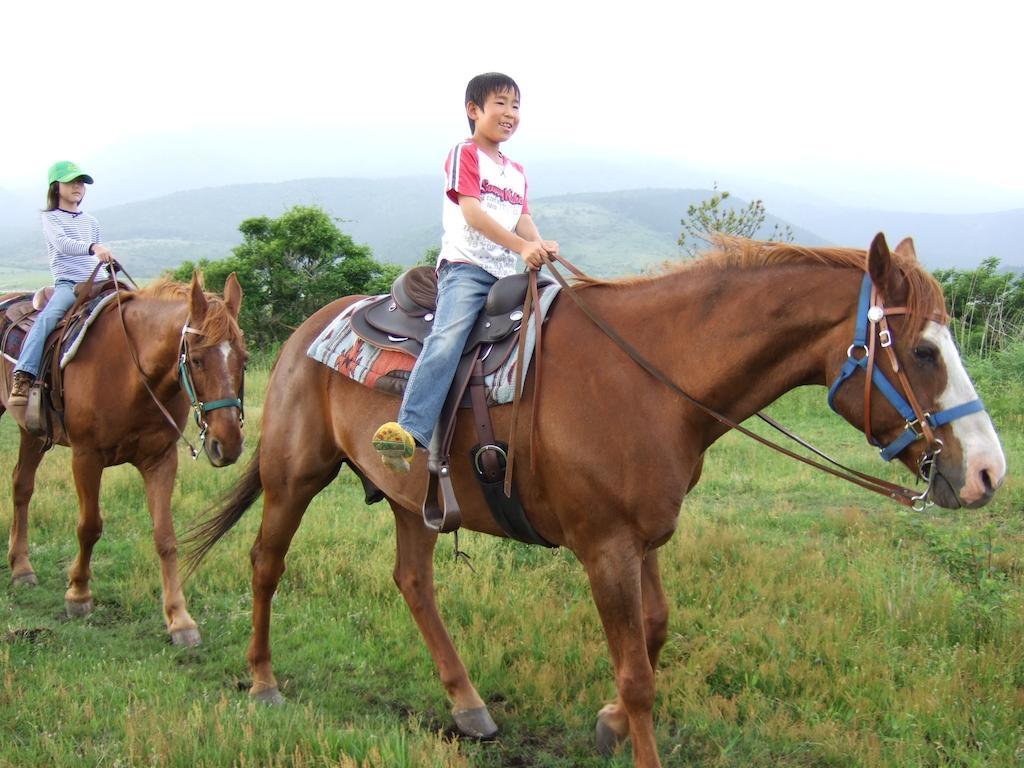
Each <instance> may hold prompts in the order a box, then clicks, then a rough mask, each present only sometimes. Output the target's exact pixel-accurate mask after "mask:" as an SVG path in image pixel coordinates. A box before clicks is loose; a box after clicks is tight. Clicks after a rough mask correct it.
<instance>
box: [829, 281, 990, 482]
mask: <svg viewBox="0 0 1024 768" xmlns="http://www.w3.org/2000/svg"><path fill="white" fill-rule="evenodd" d="M873 287H874V286H873V285H872V282H871V276H870V275H868V274H865V275H864V280H863V282H862V283H861V288H860V300H859V302H858V305H857V328H856V331H855V332H854V339H853V344H851V345H850V348H849V350H848V351H847V355H848V357H847V360H846V362H845V363H844V364H843V367H842V369H841V370H840V371H839V376H837V377H836V380H835V382H833V384H832V386H831V387H830V388H829V391H828V404H829V407H831V408H832V410H833V411H836V413H838V410H836V406H835V403H834V402H833V400H834V399H835V396H836V393H837V392H838V391H839V387H841V386H842V384H843V382H845V381H846V380H847V379H848V378H850V377H851V376H852V375H853V374H854V373H855V372H856V371H857V369H858V368H861V369H864V371H865V372H867V371H869V370H870V371H871V383H872V384H874V386H875V387H876V388H877V389H878V391H879V392H881V393H882V395H883V396H884V397H885V399H886V400H888V401H889V402H890V403H891V404H892V406H893V407H894V408H895V409H896V410H897V411H898V412H899V414H900V415H901V416H902V417H903V418H904V419H905V420H906V422H907V424H906V429H905V430H904V431H903V432H902V433H901V434H900V435H899V437H897V438H896V439H895V440H893V441H892V442H891V443H889V445H884V446H883V445H881V444H880V443H879V442H878V441H877V440H875V439H874V438H873V437H872V436H871V431H870V430H871V425H870V424H869V423H867V421H868V419H869V416H870V411H869V410H868V409H867V408H866V409H865V410H866V413H865V435H867V437H868V440H869V441H870V442H871V444H872V445H875V446H878V447H879V448H880V453H881V456H882V458H883V459H885V460H886V461H890V460H892V459H894V458H895V457H896V456H898V455H899V454H900V453H902V452H903V450H904V449H906V448H907V447H908V446H909V445H911V444H912V443H914V442H915V441H917V440H921V439H925V438H926V439H928V441H929V446H928V450H927V459H926V462H923V463H922V468H923V467H924V464H925V463H927V464H930V463H931V460H932V459H933V458H934V456H935V455H936V454H937V453H938V452H939V451H940V450H941V447H942V441H941V440H939V439H938V438H937V437H935V436H934V435H933V434H932V430H935V429H938V428H939V427H942V426H945V425H946V424H949V423H950V422H953V421H955V420H957V419H959V418H961V417H963V416H968V415H970V414H972V413H978V412H980V411H984V410H985V406H984V404H983V403H982V402H981V399H980V398H977V399H975V400H971V401H969V402H966V403H962V404H960V405H957V406H954V407H952V408H947V409H946V410H944V411H939V412H938V413H928V412H922V411H921V409H920V407H916V408H915V407H914V406H911V404H910V403H908V402H907V399H906V398H904V397H903V395H901V394H900V392H899V390H897V389H896V387H894V386H893V385H892V383H891V382H890V381H889V380H888V379H887V378H886V377H885V374H884V373H882V371H881V370H879V368H878V367H877V366H875V365H874V342H875V337H876V336H877V338H878V342H879V344H880V345H881V346H882V347H883V348H891V346H892V343H893V340H892V334H891V332H890V331H889V329H888V327H887V326H886V325H885V317H886V315H888V314H896V311H887V310H885V309H884V308H883V307H882V306H881V302H880V301H878V300H877V299H876V302H877V303H872V292H873V291H872V289H873ZM876 331H877V333H876ZM858 349H859V350H863V354H862V355H860V356H856V355H855V354H854V353H855V351H856V350H858ZM890 359H891V362H892V363H893V368H894V370H896V371H897V372H898V371H899V368H898V363H897V362H896V357H895V353H894V352H893V351H892V350H891V349H890ZM900 378H901V381H902V383H903V386H904V391H905V393H906V395H907V397H909V398H910V400H911V401H913V402H914V403H915V406H916V400H915V399H914V397H913V393H912V392H910V389H909V386H908V385H907V382H906V380H905V378H903V377H902V376H901V377H900ZM869 391H870V389H866V392H869ZM865 397H867V395H866V396H865ZM924 479H926V480H927V479H928V477H924Z"/></svg>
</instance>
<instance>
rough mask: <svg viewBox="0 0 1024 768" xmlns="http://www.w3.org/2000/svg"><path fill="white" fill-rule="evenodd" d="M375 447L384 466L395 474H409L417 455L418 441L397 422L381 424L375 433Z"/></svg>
mask: <svg viewBox="0 0 1024 768" xmlns="http://www.w3.org/2000/svg"><path fill="white" fill-rule="evenodd" d="M373 447H374V448H376V449H377V453H379V454H380V460H381V461H383V462H384V466H385V467H387V468H388V469H390V470H392V471H394V472H408V471H409V469H410V468H411V467H412V457H413V456H414V455H415V454H416V440H415V439H414V438H413V436H412V435H410V434H409V433H408V432H406V431H405V430H404V429H403V428H402V427H401V426H399V425H398V423H397V422H394V421H389V422H388V423H387V424H381V425H380V426H379V427H378V428H377V431H376V432H374V433H373Z"/></svg>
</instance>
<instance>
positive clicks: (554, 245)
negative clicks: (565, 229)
mask: <svg viewBox="0 0 1024 768" xmlns="http://www.w3.org/2000/svg"><path fill="white" fill-rule="evenodd" d="M540 244H541V245H543V246H544V250H545V251H547V252H548V256H557V255H558V241H556V240H541V241H540Z"/></svg>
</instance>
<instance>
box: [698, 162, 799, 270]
mask: <svg viewBox="0 0 1024 768" xmlns="http://www.w3.org/2000/svg"><path fill="white" fill-rule="evenodd" d="M730 197H731V195H730V194H729V193H728V192H726V191H725V190H722V191H721V192H719V191H718V182H717V181H716V182H715V183H714V187H713V194H712V195H711V197H709V198H708V199H707V200H704V201H702V202H701V203H700V204H698V205H691V206H690V207H689V208H687V209H686V217H685V218H683V219H681V220H680V222H679V223H680V224H682V225H683V231H682V232H681V233H680V234H679V240H678V243H679V247H680V248H682V249H683V251H684V252H685V253H686V254H687V255H689V256H695V255H696V254H697V251H698V250H699V249H700V248H702V247H703V246H701V245H700V242H703V243H705V244H709V243H710V242H711V237H712V235H715V234H716V233H721V234H725V235H737V236H739V237H754V236H755V235H757V234H758V232H760V230H761V227H762V226H763V225H764V220H765V217H766V216H767V215H768V212H767V211H766V210H765V207H764V203H763V202H762V201H761V200H754V201H753V202H751V203H748V204H747V206H746V208H736V207H734V206H733V205H732V203H729V204H726V201H727V200H729V198H730ZM766 239H768V240H773V241H775V242H782V243H791V242H793V230H792V229H791V228H790V226H789V225H788V224H787V225H785V226H782V227H780V226H779V225H778V224H775V225H773V226H772V230H771V233H770V234H769V236H768V237H767V238H766Z"/></svg>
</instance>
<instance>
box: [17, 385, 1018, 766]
mask: <svg viewBox="0 0 1024 768" xmlns="http://www.w3.org/2000/svg"><path fill="white" fill-rule="evenodd" d="M248 384H249V386H248V387H247V394H249V395H250V397H249V400H248V401H247V403H246V406H247V417H248V420H249V421H248V427H249V434H250V445H252V444H254V442H255V440H254V438H255V435H256V433H257V427H258V423H259V419H260V415H261V409H260V402H259V400H258V398H259V396H260V395H261V393H262V392H263V390H264V388H265V385H266V371H265V370H256V371H254V372H252V373H251V374H250V380H249V382H248ZM1022 389H1024V387H1022V386H1021V385H1020V384H1013V385H1011V386H1010V387H1009V389H1007V388H1006V387H1003V389H1001V390H1000V391H998V393H997V392H996V391H991V392H989V391H983V392H982V395H983V397H985V400H986V402H987V403H988V405H989V407H990V409H992V413H993V416H994V418H995V420H996V422H997V425H998V426H999V427H1000V429H1001V436H1002V439H1003V441H1004V446H1005V448H1006V451H1007V456H1008V461H1009V464H1010V467H1011V470H1012V468H1013V467H1014V466H1016V465H1019V463H1020V460H1021V458H1022V456H1024V438H1022V435H1024V430H1022V429H1021V427H1022V426H1024V425H1022V421H1024V418H1022V416H1021V412H1020V408H1019V403H1020V398H1021V395H1022V394H1024V391H1022ZM824 399H825V393H824V391H823V390H808V391H801V392H796V393H793V394H792V395H791V396H789V397H787V398H786V399H785V400H784V401H783V402H782V403H780V404H778V405H777V406H774V407H773V408H772V409H771V413H772V414H773V415H774V416H776V418H779V419H781V420H783V421H784V422H786V423H787V424H789V425H791V426H792V427H793V428H795V429H796V430H797V431H798V432H800V433H801V434H803V435H805V436H807V437H809V438H810V439H812V440H814V441H815V442H820V443H821V445H822V447H823V448H825V449H826V450H827V451H828V452H829V453H831V454H833V455H838V456H840V457H844V458H845V457H849V459H850V461H851V462H853V463H854V464H856V466H858V468H861V469H864V470H867V471H871V472H878V473H881V474H883V475H885V476H887V477H890V478H891V479H894V480H899V481H900V482H909V478H907V476H906V474H905V473H901V472H898V471H897V470H896V468H894V467H893V468H890V467H886V466H885V465H883V463H882V462H881V461H879V460H878V459H877V457H876V455H875V452H874V451H872V450H871V449H869V448H868V447H866V446H865V445H864V441H863V437H862V436H860V435H859V434H858V433H857V432H855V431H854V430H852V429H851V428H849V427H847V426H845V425H843V424H841V423H840V421H839V419H838V418H837V417H835V416H834V415H832V414H831V412H830V411H829V410H828V408H827V406H826V405H825V402H824ZM758 428H759V427H758ZM15 440H16V430H15V429H14V426H13V424H12V422H11V421H10V420H9V419H4V420H2V422H0V457H2V458H0V466H2V467H3V468H4V469H3V472H4V473H9V471H10V470H11V469H12V468H13V464H14V451H15ZM247 458H248V456H246V457H244V459H243V463H244V461H245V460H246V459H247ZM68 459H69V456H68V452H67V451H66V450H63V449H55V450H54V452H53V454H52V455H51V456H49V457H47V459H46V461H44V463H43V465H42V467H41V469H40V473H39V481H38V484H37V490H36V497H35V500H34V504H33V510H32V516H31V532H30V536H31V542H32V550H31V556H32V560H33V563H34V565H35V568H36V571H37V573H38V576H39V579H40V584H39V586H38V587H34V588H25V587H22V588H14V587H13V586H12V585H11V584H10V582H9V572H8V571H7V570H6V569H4V571H2V572H0V766H4V767H6V766H35V765H46V766H72V765H74V766H80V765H107V766H136V765H153V766H224V765H246V766H254V765H259V766H264V765H273V766H285V765H298V766H326V765H332V766H336V765H340V766H353V767H355V766H360V767H361V766H388V767H391V766H447V767H454V766H485V767H489V766H495V767H497V766H537V767H541V766H543V767H545V768H568V767H569V766H626V765H629V764H630V756H629V751H628V748H627V749H626V750H625V751H624V752H622V753H621V754H618V755H616V756H615V757H614V758H612V759H611V760H605V759H600V758H598V757H596V756H595V755H594V753H593V747H592V740H593V739H592V736H593V727H594V719H595V715H596V712H597V710H598V709H599V708H600V707H601V706H602V705H603V704H604V703H605V702H606V701H608V700H610V699H611V698H612V697H613V695H614V687H613V681H612V673H611V665H610V663H609V661H608V656H607V648H606V646H605V642H604V638H603V634H602V632H601V628H600V622H599V621H598V617H597V613H596V610H595V609H594V607H593V603H592V601H591V599H590V596H589V590H588V587H587V582H586V578H585V576H584V574H583V572H582V569H581V568H580V566H579V565H578V564H577V563H576V561H575V559H574V557H573V556H572V554H571V553H569V552H567V551H565V550H556V551H553V552H551V551H546V550H542V549H538V548H530V547H527V546H525V545H521V544H515V543H510V542H508V541H503V540H499V539H494V538H490V537H486V536H483V535H479V534H474V533H464V534H463V535H462V538H461V540H460V543H461V545H462V548H463V549H465V550H466V551H467V552H468V553H469V554H470V555H471V556H472V562H473V565H474V568H475V573H474V572H472V571H470V569H469V568H466V567H465V566H462V565H457V564H455V563H454V562H453V558H452V546H451V542H450V541H449V540H448V539H447V538H446V539H442V541H441V542H440V543H439V546H438V549H437V554H436V562H435V566H436V571H437V582H438V587H437V589H438V601H439V604H440V607H441V611H442V614H443V616H444V618H445V620H446V622H447V624H448V627H449V630H450V631H451V633H452V635H453V638H454V640H455V642H456V645H457V646H458V648H459V650H460V652H461V654H462V657H463V659H464V661H465V662H466V665H467V667H468V669H469V670H470V674H471V676H472V678H473V680H474V682H475V684H476V685H477V688H478V689H479V690H480V692H481V695H482V696H484V698H485V699H486V700H487V702H488V705H489V707H490V709H491V712H492V714H493V715H494V717H495V720H496V721H497V722H498V725H499V727H500V728H501V735H500V738H499V739H497V740H496V741H494V742H492V743H487V744H476V743H470V742H465V741H461V740H459V739H457V738H455V737H454V736H453V735H452V723H451V718H450V716H449V714H448V705H447V702H446V700H445V697H444V694H443V690H442V688H441V686H440V684H439V683H438V681H437V679H436V674H435V671H434V668H433V665H432V663H431V661H430V657H429V655H428V653H427V651H426V647H425V646H424V644H423V642H422V640H421V638H420V635H419V632H418V630H417V629H416V627H415V625H414V623H413V621H412V619H411V617H410V616H409V614H408V611H407V609H406V607H405V604H404V602H403V600H402V598H401V596H400V595H399V593H398V591H397V590H396V589H395V587H394V585H393V583H392V581H391V569H392V564H393V556H394V554H393V549H394V538H393V532H392V522H391V514H390V511H389V510H387V508H386V507H385V506H384V505H376V506H374V507H366V506H364V505H363V503H362V493H361V488H360V487H359V484H358V482H357V481H356V480H355V479H354V478H353V477H352V476H351V475H350V474H349V473H343V474H342V476H341V477H339V479H338V480H337V481H336V482H335V483H334V484H333V485H332V486H331V487H330V488H328V489H327V490H326V491H325V492H324V493H322V494H321V495H320V496H319V497H318V498H317V499H316V500H315V501H314V503H313V505H312V506H311V508H310V510H309V512H308V513H307V514H306V517H305V519H304V522H303V525H302V527H301V528H300V529H299V532H298V534H297V535H296V537H295V540H294V542H293V545H292V548H291V552H290V554H289V560H288V571H287V572H286V574H285V576H284V578H283V580H282V582H281V587H280V589H279V592H278V595H277V597H276V598H275V601H274V620H273V637H272V643H273V651H274V666H275V672H276V674H277V676H278V679H279V682H280V684H281V690H282V692H283V694H284V695H285V696H286V697H287V699H288V704H287V705H286V706H283V707H278V708H266V707H261V706H254V705H252V704H250V703H249V701H248V698H247V695H246V691H245V688H246V684H247V672H246V662H245V651H246V646H247V643H248V639H249V631H250V606H251V597H250V589H249V579H250V567H249V561H248V549H249V547H250V545H251V543H252V540H253V538H254V535H255V531H256V528H257V526H258V524H259V517H260V507H259V505H257V507H256V508H254V509H253V510H250V512H249V513H248V514H247V516H246V517H245V518H244V519H243V521H242V522H241V523H240V524H239V526H238V527H237V528H236V530H234V531H233V532H232V533H231V534H230V535H229V536H228V537H227V538H226V539H225V540H224V541H222V542H221V543H220V544H219V545H218V547H217V548H216V549H215V550H214V551H213V552H212V553H211V556H210V557H209V558H208V559H207V561H206V562H205V563H204V566H203V568H202V569H201V571H200V572H199V573H198V574H197V575H196V577H195V578H193V579H192V581H191V582H189V583H188V584H187V585H186V595H187V597H188V599H189V607H190V610H191V612H192V615H193V616H194V617H195V619H196V620H197V621H198V622H199V624H200V627H201V630H202V632H203V644H202V646H200V647H199V648H195V649H179V648H175V647H172V646H171V645H170V644H169V643H168V639H167V636H166V633H165V631H164V627H163V621H162V618H161V615H160V607H159V600H160V581H159V574H158V570H157V560H156V555H155V553H154V551H153V545H152V538H151V527H150V523H149V518H148V515H147V514H146V512H145V507H144V502H143V494H142V487H141V482H140V480H139V478H138V477H137V475H136V473H135V471H134V470H133V469H131V468H125V467H121V468H115V469H113V470H109V471H108V473H107V474H106V475H105V481H104V486H103V497H102V503H103V508H104V517H105V527H104V535H103V539H102V540H101V541H100V543H99V544H98V545H97V547H96V552H95V556H94V559H93V574H94V580H93V585H92V586H93V593H94V598H95V601H96V610H95V612H94V613H93V614H92V615H91V616H90V617H88V618H86V619H84V620H74V621H72V620H67V619H65V618H64V616H63V590H64V587H65V573H66V570H67V567H68V565H69V564H70V563H71V561H72V559H73V558H74V556H75V553H76V550H77V545H76V540H75V523H76V512H75V510H76V505H75V502H74V498H73V491H72V490H71V489H70V488H69V478H70V470H69V462H68ZM240 470H241V468H240V467H233V468H230V469H225V470H214V469H213V468H211V467H210V466H209V465H208V464H207V463H205V461H203V460H201V461H200V462H198V463H193V462H190V461H188V460H187V459H185V458H184V452H183V454H182V469H181V472H180V473H179V478H178V482H177V484H176V490H175V497H174V503H175V509H176V518H177V520H178V526H179V531H180V530H181V529H182V528H183V527H184V526H185V524H186V523H187V522H188V521H189V520H191V519H192V518H193V517H195V516H196V515H197V514H198V513H199V512H200V511H201V510H202V509H204V508H205V506H206V505H207V504H208V503H209V500H210V499H211V498H213V497H215V496H216V495H218V493H219V492H220V491H221V490H223V489H225V488H227V487H228V486H229V485H230V484H231V483H232V482H233V481H234V479H235V478H237V476H238V474H239V472H240ZM1022 502H1024V488H1022V485H1021V482H1020V481H1019V480H1018V479H1017V478H1016V477H1014V476H1013V475H1012V474H1011V476H1010V477H1009V479H1008V481H1007V483H1006V486H1005V487H1004V489H1003V491H1002V493H1001V496H1000V497H999V499H998V500H997V501H996V502H994V503H993V504H992V505H990V506H989V507H987V508H985V509H983V510H981V511H974V512H954V513H950V512H945V511H929V512H928V513H925V514H922V515H916V514H913V513H909V512H904V511H903V510H902V509H901V508H899V507H897V506H895V505H893V504H891V503H889V502H886V501H885V500H882V499H881V498H880V497H875V496H873V495H869V494H868V493H867V492H865V491H861V490H859V489H856V488H854V487H853V486H846V485H845V484H842V483H841V482H840V481H838V480H834V479H831V478H828V477H825V476H823V475H819V474H817V473H815V472H814V471H813V470H810V469H808V468H805V467H803V466H802V465H797V464H795V463H793V462H791V461H789V460H787V459H785V458H783V457H781V456H778V455H776V454H774V453H771V452H769V451H767V449H764V448H762V447H759V446H757V445H756V444H754V443H753V442H752V441H750V440H747V439H746V438H742V437H740V436H737V435H728V436H727V437H726V438H725V439H723V440H722V441H721V444H720V445H718V446H716V447H715V448H714V449H713V450H712V451H711V452H710V453H709V455H708V461H707V465H706V467H705V471H704V480H703V481H702V482H701V484H700V485H699V486H698V488H697V489H696V490H695V491H694V492H693V493H692V494H691V495H690V497H689V498H688V499H687V501H686V503H685V504H684V506H683V510H682V513H681V517H680V523H679V528H678V531H677V533H676V535H675V536H674V537H673V539H672V540H671V541H670V542H669V543H668V544H666V545H665V547H664V548H663V553H662V555H661V564H662V569H663V572H664V581H665V585H666V589H667V592H668V595H669V597H670V601H671V626H670V634H669V639H668V642H667V643H666V646H665V650H664V652H663V655H662V661H661V664H660V668H659V670H658V681H657V682H658V698H657V702H656V713H655V716H656V727H657V737H658V743H659V748H660V750H661V753H662V757H663V760H664V762H665V764H666V765H667V766H684V765H687V766H688V765H708V766H766V767H767V766H851V765H853V766H1014V765H1020V764H1021V762H1022V761H1024V600H1022V596H1024V522H1022V519H1021V514H1020V513H1021V509H1022V506H1024V504H1022ZM5 519H7V518H6V516H5Z"/></svg>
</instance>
